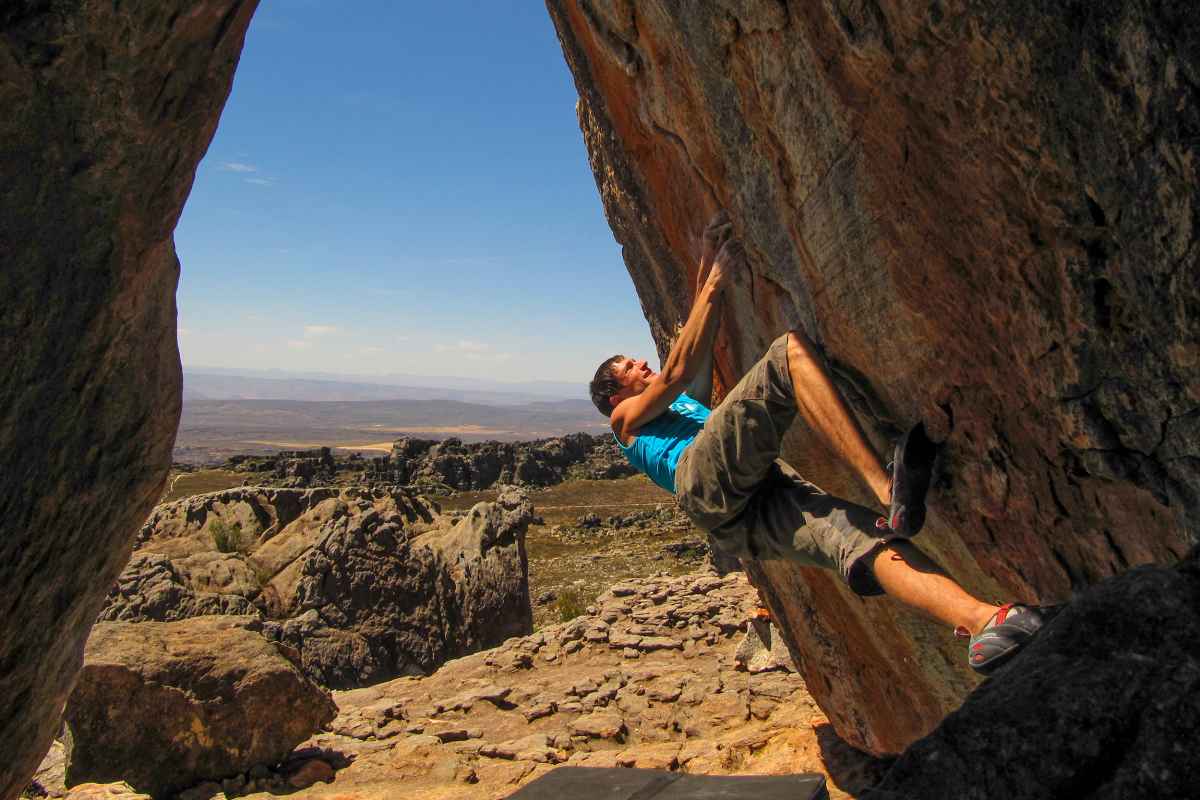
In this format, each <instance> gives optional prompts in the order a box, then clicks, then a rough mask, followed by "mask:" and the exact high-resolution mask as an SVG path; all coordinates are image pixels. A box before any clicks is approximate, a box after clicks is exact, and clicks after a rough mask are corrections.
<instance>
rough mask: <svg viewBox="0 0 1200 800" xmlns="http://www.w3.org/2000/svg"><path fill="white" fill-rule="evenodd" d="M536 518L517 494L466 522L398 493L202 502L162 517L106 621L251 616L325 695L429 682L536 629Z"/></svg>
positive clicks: (480, 507) (265, 494)
mask: <svg viewBox="0 0 1200 800" xmlns="http://www.w3.org/2000/svg"><path fill="white" fill-rule="evenodd" d="M532 519H533V508H532V506H531V505H530V503H529V500H528V499H527V498H526V497H525V495H524V494H523V493H522V492H521V490H519V489H512V488H510V489H505V490H503V491H501V492H500V495H499V497H498V498H497V500H496V501H495V502H492V503H479V504H477V505H476V506H475V507H474V508H472V509H471V510H470V512H469V513H467V515H466V516H465V517H463V518H462V519H458V520H455V519H451V518H449V517H443V516H441V515H440V514H439V513H438V510H437V507H436V506H435V505H433V504H431V503H429V502H427V501H425V500H424V499H422V498H421V497H419V496H418V495H414V494H411V493H409V492H407V491H405V490H403V489H398V488H396V487H391V488H387V489H385V488H382V487H374V488H345V489H339V488H324V489H307V490H299V489H276V488H242V489H232V490H228V491H224V492H215V493H212V494H207V495H197V496H195V497H190V498H187V499H186V500H180V501H178V502H175V503H167V504H165V505H162V506H159V507H158V508H157V509H155V511H154V514H152V515H151V517H150V519H149V520H148V521H147V522H146V524H145V525H144V526H143V528H142V531H141V533H140V534H139V537H138V538H139V542H140V544H139V549H138V551H137V553H135V554H134V557H133V559H132V560H131V561H130V562H129V565H128V566H127V567H126V569H125V571H124V572H122V573H121V576H120V578H119V579H118V581H117V582H116V585H115V586H114V587H113V589H112V591H111V592H110V593H109V597H108V604H107V605H106V606H105V608H104V610H103V611H102V612H101V615H100V618H101V619H102V620H125V621H135V622H140V621H151V620H152V621H167V620H178V619H184V618H188V617H194V616H201V615H212V614H252V615H254V616H255V617H256V620H255V621H254V622H253V623H252V624H251V627H252V628H253V629H254V630H257V631H260V632H261V633H262V634H263V635H265V636H266V637H268V638H269V639H272V640H275V641H279V642H282V643H285V644H287V645H288V646H289V647H292V648H294V649H295V651H296V652H297V653H298V658H299V662H300V664H301V665H302V667H303V669H304V671H305V673H306V674H307V675H308V676H310V677H311V678H312V679H313V680H316V681H317V682H318V683H320V684H321V685H323V686H327V687H331V688H347V687H351V686H361V685H365V684H369V683H373V682H377V681H380V680H386V679H388V678H392V677H395V676H396V675H405V674H424V673H428V672H430V671H432V670H433V669H435V668H436V667H437V666H439V665H440V664H442V663H443V662H445V661H446V660H447V659H450V658H455V657H457V656H461V655H465V654H466V653H471V652H475V651H477V650H481V649H484V648H486V647H490V646H492V645H495V644H498V643H499V642H502V641H503V640H504V639H506V638H508V637H510V636H518V635H521V634H524V633H528V632H529V631H530V630H531V628H532V610H531V606H530V600H529V584H528V568H527V565H526V559H525V547H524V541H525V539H524V537H525V530H526V528H528V526H529V524H530V522H531V521H532ZM216 548H221V549H225V550H227V552H219V551H218V550H217V549H216Z"/></svg>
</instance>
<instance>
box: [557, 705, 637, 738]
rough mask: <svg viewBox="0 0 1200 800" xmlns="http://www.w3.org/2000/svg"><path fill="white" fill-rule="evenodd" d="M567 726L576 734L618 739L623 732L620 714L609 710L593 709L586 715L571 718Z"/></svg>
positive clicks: (623, 724) (623, 726) (623, 727)
mask: <svg viewBox="0 0 1200 800" xmlns="http://www.w3.org/2000/svg"><path fill="white" fill-rule="evenodd" d="M567 728H568V730H570V731H571V733H572V734H574V735H576V736H586V737H587V738H589V739H614V740H618V741H619V740H620V739H621V737H622V736H623V735H624V733H625V722H624V721H623V720H622V719H621V717H620V716H618V715H616V714H613V713H611V712H608V711H593V712H592V713H591V714H588V715H587V716H583V717H580V718H579V719H576V720H573V721H572V722H571V723H570V724H569V725H568V726H567Z"/></svg>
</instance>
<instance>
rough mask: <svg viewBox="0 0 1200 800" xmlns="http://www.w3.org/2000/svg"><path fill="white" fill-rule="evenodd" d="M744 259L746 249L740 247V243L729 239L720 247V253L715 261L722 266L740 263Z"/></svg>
mask: <svg viewBox="0 0 1200 800" xmlns="http://www.w3.org/2000/svg"><path fill="white" fill-rule="evenodd" d="M745 258H746V249H745V248H744V247H742V243H741V242H739V241H738V240H737V239H729V240H728V241H726V242H725V244H723V245H722V246H721V251H720V252H719V253H717V261H720V262H721V263H722V264H731V263H735V262H740V261H743V260H745Z"/></svg>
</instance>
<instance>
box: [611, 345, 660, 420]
mask: <svg viewBox="0 0 1200 800" xmlns="http://www.w3.org/2000/svg"><path fill="white" fill-rule="evenodd" d="M612 375H613V377H614V378H616V379H617V383H619V384H621V391H619V392H617V393H616V394H615V395H613V396H612V404H613V407H614V408H615V407H616V405H617V404H618V403H620V402H621V401H622V400H625V399H627V398H630V397H637V396H638V395H639V394H641V393H642V392H644V391H646V387H647V386H649V385H650V381H651V380H652V379H653V378H654V375H655V372H654V371H653V370H652V369H650V366H649V365H648V364H647V363H646V361H645V360H644V359H643V360H637V359H633V358H629V357H628V356H626V357H623V358H621V359H620V360H619V361H616V362H614V363H613V365H612Z"/></svg>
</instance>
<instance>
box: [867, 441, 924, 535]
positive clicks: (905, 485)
mask: <svg viewBox="0 0 1200 800" xmlns="http://www.w3.org/2000/svg"><path fill="white" fill-rule="evenodd" d="M937 451H938V446H937V445H936V444H935V443H934V442H933V441H932V440H931V439H930V438H929V436H928V435H927V434H926V433H925V423H923V422H918V423H917V424H916V425H914V426H912V428H911V429H909V431H908V433H906V434H904V438H902V439H901V440H900V441H899V442H897V443H896V454H895V456H894V458H893V459H892V463H891V464H889V465H888V471H889V472H890V473H891V476H892V482H891V493H892V507H891V509H890V510H889V511H888V516H887V519H886V520H885V521H884V524H877V526H878V527H880V528H885V527H886V528H889V529H890V530H891V531H892V532H893V533H895V534H897V535H899V536H903V537H904V538H908V537H910V536H916V535H917V533H918V532H919V531H920V530H921V527H922V526H923V525H924V524H925V494H926V493H927V492H928V491H929V481H930V479H931V478H932V477H933V461H934V459H935V458H936V457H937Z"/></svg>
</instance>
